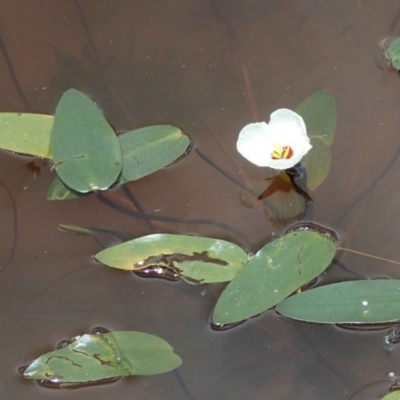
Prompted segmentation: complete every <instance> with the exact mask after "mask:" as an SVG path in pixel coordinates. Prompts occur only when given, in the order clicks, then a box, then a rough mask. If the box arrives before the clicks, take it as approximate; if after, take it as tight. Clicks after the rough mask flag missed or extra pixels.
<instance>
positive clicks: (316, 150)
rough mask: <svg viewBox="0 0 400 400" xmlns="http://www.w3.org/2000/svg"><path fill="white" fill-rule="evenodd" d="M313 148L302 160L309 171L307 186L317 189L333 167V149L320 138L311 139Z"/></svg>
mask: <svg viewBox="0 0 400 400" xmlns="http://www.w3.org/2000/svg"><path fill="white" fill-rule="evenodd" d="M311 144H312V146H313V148H312V149H311V150H310V151H309V152H308V153H307V154H306V155H305V156H304V157H303V159H302V160H301V162H302V164H303V165H304V168H305V169H306V171H307V186H308V188H309V189H310V190H315V189H316V188H317V187H318V186H319V185H321V183H322V182H324V180H325V179H326V177H327V176H328V174H329V171H330V169H331V162H332V153H331V149H330V148H329V147H328V146H327V145H326V144H325V143H324V142H323V141H322V140H319V139H311Z"/></svg>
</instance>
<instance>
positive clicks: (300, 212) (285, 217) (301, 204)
mask: <svg viewBox="0 0 400 400" xmlns="http://www.w3.org/2000/svg"><path fill="white" fill-rule="evenodd" d="M303 172H304V171H303V170H302V167H301V166H296V168H292V169H289V170H288V171H285V172H283V171H282V172H281V173H279V174H278V175H277V176H275V177H273V178H269V179H267V180H266V182H267V187H265V181H263V182H262V185H263V187H262V188H261V187H260V188H257V189H259V190H262V192H261V194H259V195H258V196H257V197H255V196H253V195H252V194H250V193H249V192H244V191H243V192H242V194H241V201H242V204H244V205H245V206H246V207H250V208H253V207H255V206H256V205H259V204H261V205H262V207H263V212H264V214H265V216H266V217H267V219H268V220H269V221H270V222H271V224H272V225H273V226H275V227H277V228H279V227H284V226H287V225H289V224H292V223H293V222H297V221H300V220H302V219H303V218H304V217H305V216H306V212H307V210H308V209H309V205H310V203H311V202H312V198H311V197H310V196H309V194H308V193H307V192H306V190H305V184H304V183H305V175H304V174H303ZM259 185H260V184H259ZM259 185H258V186H259Z"/></svg>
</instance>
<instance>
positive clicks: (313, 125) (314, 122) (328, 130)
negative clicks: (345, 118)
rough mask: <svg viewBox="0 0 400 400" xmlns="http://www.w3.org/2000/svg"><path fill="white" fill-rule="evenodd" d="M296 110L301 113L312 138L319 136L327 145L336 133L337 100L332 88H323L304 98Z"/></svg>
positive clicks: (308, 133)
mask: <svg viewBox="0 0 400 400" xmlns="http://www.w3.org/2000/svg"><path fill="white" fill-rule="evenodd" d="M295 111H296V112H297V113H298V114H300V115H301V116H302V117H303V119H304V122H305V124H306V128H307V135H308V136H309V137H310V139H314V138H318V139H320V140H322V141H323V142H324V143H325V144H326V145H327V146H330V145H331V144H332V142H333V138H334V137H335V133H336V120H337V116H336V102H335V98H334V97H333V95H332V92H331V91H330V90H327V89H326V90H321V91H320V92H316V93H314V94H312V95H311V96H309V97H307V98H306V99H305V100H303V101H302V102H301V103H300V104H299V105H298V106H297V107H296V108H295Z"/></svg>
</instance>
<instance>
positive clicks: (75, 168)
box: [51, 89, 122, 193]
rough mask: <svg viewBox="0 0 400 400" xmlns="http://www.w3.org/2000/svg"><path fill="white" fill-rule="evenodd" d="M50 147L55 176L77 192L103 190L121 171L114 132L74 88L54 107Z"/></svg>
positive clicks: (85, 98) (117, 144)
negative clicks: (56, 174)
mask: <svg viewBox="0 0 400 400" xmlns="http://www.w3.org/2000/svg"><path fill="white" fill-rule="evenodd" d="M51 147H52V152H53V159H54V164H55V167H56V170H57V173H58V175H59V176H60V178H61V179H62V180H63V182H65V184H66V185H68V186H69V187H71V188H72V189H73V190H76V191H77V192H81V193H86V192H89V191H92V190H96V189H98V190H105V189H107V188H109V187H110V186H111V185H112V184H113V183H114V182H115V180H116V179H117V177H118V175H119V174H120V172H121V168H122V159H121V149H120V146H119V142H118V139H117V137H116V135H115V133H114V131H113V129H112V128H111V126H110V125H108V123H107V121H106V120H105V119H104V117H103V115H102V114H101V112H100V111H99V110H98V108H97V107H96V106H95V105H94V104H93V102H92V101H91V100H90V99H88V98H87V97H86V96H85V95H84V94H83V93H81V92H79V91H77V90H75V89H69V90H68V91H66V92H65V93H64V95H63V96H62V97H61V99H60V101H59V103H58V105H57V109H56V114H55V118H54V125H53V130H52V135H51Z"/></svg>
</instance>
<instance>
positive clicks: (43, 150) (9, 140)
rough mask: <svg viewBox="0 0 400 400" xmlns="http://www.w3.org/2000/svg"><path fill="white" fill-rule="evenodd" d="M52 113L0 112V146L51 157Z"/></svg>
mask: <svg viewBox="0 0 400 400" xmlns="http://www.w3.org/2000/svg"><path fill="white" fill-rule="evenodd" d="M53 120H54V117H53V116H52V115H42V114H25V113H0V147H1V148H2V149H5V150H10V151H15V152H17V153H24V154H30V155H32V156H37V157H43V158H51V149H50V135H51V129H52V127H53Z"/></svg>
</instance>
